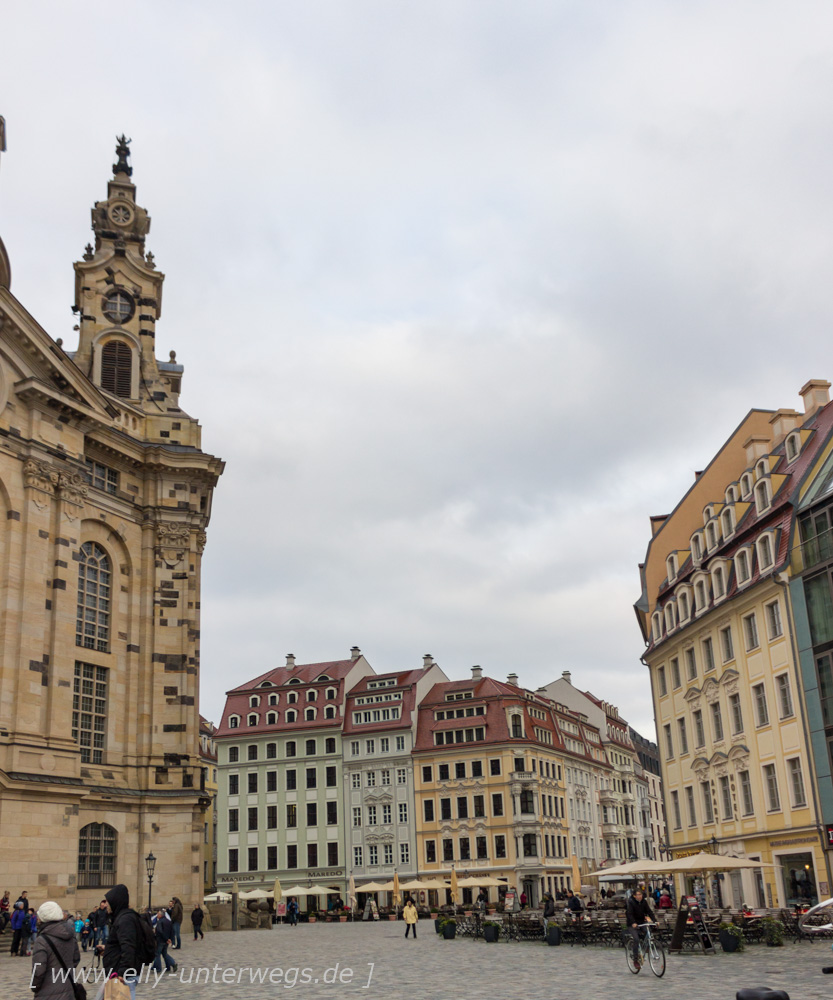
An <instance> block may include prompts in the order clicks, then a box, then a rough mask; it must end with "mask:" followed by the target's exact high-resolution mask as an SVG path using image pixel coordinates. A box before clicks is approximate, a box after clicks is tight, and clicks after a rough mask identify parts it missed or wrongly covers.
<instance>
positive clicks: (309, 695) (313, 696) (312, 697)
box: [307, 691, 318, 701]
mask: <svg viewBox="0 0 833 1000" xmlns="http://www.w3.org/2000/svg"><path fill="white" fill-rule="evenodd" d="M317 697H318V692H317V691H307V701H315V699H316V698H317Z"/></svg>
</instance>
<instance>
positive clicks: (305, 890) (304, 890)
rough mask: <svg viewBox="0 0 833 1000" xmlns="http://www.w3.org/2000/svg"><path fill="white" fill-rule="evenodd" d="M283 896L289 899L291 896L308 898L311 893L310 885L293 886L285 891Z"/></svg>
mask: <svg viewBox="0 0 833 1000" xmlns="http://www.w3.org/2000/svg"><path fill="white" fill-rule="evenodd" d="M283 894H284V896H286V897H287V898H288V897H289V896H308V895H310V894H311V893H310V887H309V886H308V885H291V886H289V888H288V889H284V890H283Z"/></svg>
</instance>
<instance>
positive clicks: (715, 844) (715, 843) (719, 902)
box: [709, 837, 723, 910]
mask: <svg viewBox="0 0 833 1000" xmlns="http://www.w3.org/2000/svg"><path fill="white" fill-rule="evenodd" d="M719 846H720V843H719V841H718V839H717V837H712V838H711V840H710V841H709V847H710V848H711V849H712V854H720V851H719V850H718V847H719ZM720 879H721V874H720V872H715V873H714V881H715V885H716V886H717V905H718V906H719V907H720V909H721V910H722V909H723V893H722V892H721V891H720Z"/></svg>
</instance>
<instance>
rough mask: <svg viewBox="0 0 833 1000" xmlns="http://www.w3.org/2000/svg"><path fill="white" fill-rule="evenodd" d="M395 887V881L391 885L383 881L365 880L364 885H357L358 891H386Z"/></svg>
mask: <svg viewBox="0 0 833 1000" xmlns="http://www.w3.org/2000/svg"><path fill="white" fill-rule="evenodd" d="M392 888H393V882H391V883H390V884H389V885H388V884H386V883H383V882H365V884H364V885H357V886H356V891H357V892H385V891H386V890H387V889H392Z"/></svg>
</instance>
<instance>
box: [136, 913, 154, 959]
mask: <svg viewBox="0 0 833 1000" xmlns="http://www.w3.org/2000/svg"><path fill="white" fill-rule="evenodd" d="M136 918H137V922H138V924H139V929H138V933H137V935H136V957H137V959H138V961H139V964H140V965H150V964H151V963H152V962H154V961H155V959H156V930H155V928H154V926H153V924H152V923H151V922H150V916H149V914H147V913H137V914H136Z"/></svg>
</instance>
